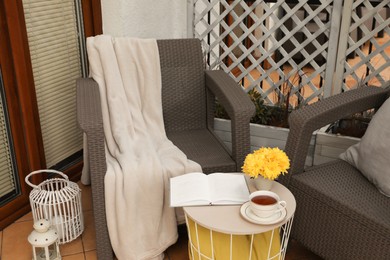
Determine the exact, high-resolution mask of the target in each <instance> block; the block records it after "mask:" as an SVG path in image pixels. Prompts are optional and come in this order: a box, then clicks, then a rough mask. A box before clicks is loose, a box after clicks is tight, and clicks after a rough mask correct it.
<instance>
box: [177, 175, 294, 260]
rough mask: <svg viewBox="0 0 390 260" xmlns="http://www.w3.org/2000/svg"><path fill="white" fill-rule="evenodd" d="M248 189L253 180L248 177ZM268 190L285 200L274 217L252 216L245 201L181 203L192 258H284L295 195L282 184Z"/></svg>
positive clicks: (262, 259) (263, 259) (276, 184)
mask: <svg viewBox="0 0 390 260" xmlns="http://www.w3.org/2000/svg"><path fill="white" fill-rule="evenodd" d="M247 182H248V186H249V189H250V191H251V192H253V191H255V190H256V189H255V187H254V183H253V182H252V180H251V179H249V178H248V179H247ZM271 191H273V192H275V193H277V194H278V195H279V197H280V199H281V200H285V201H286V202H287V206H286V211H285V212H282V213H281V214H280V215H277V216H276V217H275V218H273V219H268V220H258V219H255V218H252V217H251V214H250V212H249V209H248V208H247V204H248V203H245V204H243V205H229V206H194V207H184V213H185V218H186V225H187V230H188V241H189V245H188V246H189V256H190V259H192V260H204V259H213V260H227V259H230V260H243V259H249V260H265V259H267V260H268V259H284V257H285V255H286V249H287V244H288V239H289V235H290V230H291V225H292V222H293V217H294V212H295V208H296V202H295V198H294V196H293V195H292V193H291V192H290V191H289V190H288V189H287V188H286V187H284V186H283V185H282V184H280V183H277V182H274V184H273V187H272V189H271Z"/></svg>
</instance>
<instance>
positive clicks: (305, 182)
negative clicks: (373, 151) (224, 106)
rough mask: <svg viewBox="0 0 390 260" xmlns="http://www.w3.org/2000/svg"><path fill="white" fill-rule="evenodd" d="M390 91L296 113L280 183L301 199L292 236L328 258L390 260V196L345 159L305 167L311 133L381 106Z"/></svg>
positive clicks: (367, 92) (364, 92)
mask: <svg viewBox="0 0 390 260" xmlns="http://www.w3.org/2000/svg"><path fill="white" fill-rule="evenodd" d="M388 91H389V90H388V89H380V88H376V87H365V88H359V89H356V90H351V91H348V92H345V93H342V94H339V95H336V96H333V97H330V98H327V99H324V100H322V101H320V102H317V103H315V104H313V105H309V106H307V107H304V108H302V109H299V110H297V111H295V112H294V113H293V114H292V115H291V117H290V133H289V136H288V140H287V144H286V152H287V154H288V155H289V157H290V159H291V169H290V171H289V174H287V175H285V176H284V177H283V178H281V179H280V181H281V182H282V183H284V184H286V185H287V186H288V188H289V189H290V190H291V191H292V193H293V194H294V196H295V198H296V201H297V210H296V213H295V218H294V225H293V228H292V237H293V238H295V239H297V240H298V241H300V242H302V243H303V244H304V245H305V246H306V247H307V248H308V249H310V250H311V251H313V252H314V253H316V254H318V255H319V256H322V257H323V258H325V259H389V258H388V257H389V255H390V199H389V198H387V197H385V196H384V195H382V194H381V193H380V192H379V191H378V190H377V189H376V188H375V186H374V185H372V184H371V183H370V182H368V180H367V179H366V178H365V177H363V176H362V174H361V173H360V172H359V171H358V170H357V169H355V168H353V167H352V166H350V165H349V164H347V163H346V162H344V161H340V160H337V161H335V162H331V163H327V164H323V165H320V166H314V167H311V168H309V169H307V170H306V171H304V168H303V167H304V162H305V158H306V155H307V151H308V146H309V141H310V138H311V134H312V133H313V131H314V130H316V129H319V128H320V127H322V126H325V125H327V124H329V123H332V122H334V121H336V120H338V119H340V118H342V117H344V116H347V115H351V114H353V113H356V112H360V111H364V110H367V109H370V108H378V107H379V106H380V105H381V104H382V103H383V102H384V100H385V99H386V98H387V94H388V93H387V92H388Z"/></svg>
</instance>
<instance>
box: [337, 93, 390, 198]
mask: <svg viewBox="0 0 390 260" xmlns="http://www.w3.org/2000/svg"><path fill="white" fill-rule="evenodd" d="M340 158H341V159H342V160H345V161H347V162H348V163H350V164H351V165H353V166H354V167H356V168H357V169H359V170H360V172H361V173H363V175H364V176H366V178H367V179H368V180H369V181H371V182H372V183H373V184H374V185H375V186H376V187H377V188H378V189H379V191H380V192H382V193H383V194H384V195H386V196H388V197H390V99H387V100H386V102H385V103H384V104H383V105H382V106H381V107H380V109H379V110H378V111H377V112H376V113H375V115H374V117H373V118H372V120H371V122H370V124H369V126H368V128H367V131H366V133H365V134H364V136H363V137H362V139H361V141H360V142H359V143H357V144H355V145H353V146H351V147H349V148H348V149H347V150H346V151H345V152H344V153H342V154H341V155H340Z"/></svg>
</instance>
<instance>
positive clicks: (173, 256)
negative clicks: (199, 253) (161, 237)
mask: <svg viewBox="0 0 390 260" xmlns="http://www.w3.org/2000/svg"><path fill="white" fill-rule="evenodd" d="M178 233H179V238H178V240H177V242H176V243H175V244H174V245H172V246H170V247H169V248H168V249H167V250H166V251H165V253H166V254H168V256H169V259H170V260H187V259H189V257H188V238H187V229H186V226H185V225H180V226H179V227H178Z"/></svg>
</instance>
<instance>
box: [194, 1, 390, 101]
mask: <svg viewBox="0 0 390 260" xmlns="http://www.w3.org/2000/svg"><path fill="white" fill-rule="evenodd" d="M389 1H390V0H384V1H377V3H376V4H371V3H370V1H368V0H356V1H353V0H346V1H338V0H337V1H336V0H335V1H333V0H316V1H313V0H299V1H292V0H290V1H286V0H272V1H265V0H251V1H248V0H246V1H243V0H193V1H190V2H191V3H192V4H193V12H194V15H193V28H194V30H193V33H194V36H195V37H197V38H199V39H201V40H202V44H203V48H204V52H205V59H206V63H207V66H208V68H209V69H223V70H224V71H226V72H228V73H230V74H231V75H232V76H233V77H234V78H235V79H236V81H237V82H240V83H241V84H242V86H243V87H244V88H245V90H246V91H249V90H251V89H254V88H255V89H256V90H257V91H258V92H259V93H261V95H262V96H263V98H264V99H265V101H266V102H267V103H269V104H275V103H276V102H281V101H282V102H283V99H284V98H285V96H286V92H285V89H286V88H289V89H290V90H291V94H290V95H291V98H290V99H291V100H293V102H295V104H294V103H293V104H291V103H290V105H293V106H296V105H299V104H306V103H309V102H313V101H316V100H318V99H321V98H322V97H324V96H328V95H331V94H332V92H333V93H334V92H337V86H335V84H336V83H338V84H340V86H341V85H342V84H345V82H346V81H347V80H346V79H347V78H348V77H352V78H354V79H355V80H356V78H359V74H357V73H356V72H355V71H356V69H357V68H358V67H357V66H359V65H360V66H364V65H363V64H365V66H366V67H367V68H369V69H370V70H371V71H372V73H370V75H369V76H367V77H366V78H365V81H366V82H370V80H372V79H373V78H376V79H378V82H380V83H383V82H384V81H385V80H388V79H385V74H384V73H385V71H386V68H387V67H388V65H389V58H388V56H386V53H385V51H384V50H385V48H386V47H387V46H388V44H389V40H388V38H387V39H386V40H383V42H384V43H383V44H379V43H378V41H377V40H375V37H374V36H376V35H377V34H378V33H379V32H384V33H382V35H384V36H386V35H387V36H388V35H390V33H389V32H388V30H389V28H388V25H389V19H388V18H387V16H386V17H384V15H383V13H385V14H387V13H386V12H387V11H386V10H388V7H389ZM349 2H350V3H349ZM371 2H372V1H371ZM348 3H349V4H350V5H351V6H352V7H349V9H350V11H349V12H348V10H346V8H347V7H348ZM383 10H385V11H383ZM359 12H360V13H359ZM359 17H361V18H359ZM373 18H375V21H376V23H375V24H376V25H378V26H377V27H376V28H375V29H374V30H369V29H368V28H367V27H365V26H364V24H365V23H366V22H365V21H369V20H372V19H373ZM351 20H352V23H351V26H350V27H349V24H350V22H351ZM358 27H359V28H360V29H359V33H357V31H358V29H357V28H358ZM343 28H344V30H345V31H341V30H343ZM351 34H352V36H349V37H348V35H351ZM358 37H360V38H358ZM343 38H348V39H344V40H343ZM355 41H356V43H355ZM365 42H371V43H372V46H373V48H372V49H373V51H372V52H371V53H370V54H368V55H367V54H364V53H363V52H362V51H360V50H359V47H355V46H360V45H362V44H363V43H365ZM343 43H344V45H345V46H344V47H343V46H342V44H343ZM339 44H341V45H339ZM343 48H344V49H343ZM351 53H355V55H357V56H358V57H359V58H361V61H359V62H357V64H358V65H356V64H354V65H351V64H350V63H348V59H347V58H346V57H344V59H343V57H340V55H344V56H345V55H348V54H351ZM376 55H381V57H382V59H381V62H383V60H384V62H383V64H381V65H380V66H379V67H378V68H377V66H374V65H369V64H368V65H367V61H368V60H374V56H376ZM350 56H351V55H350ZM366 56H367V58H366ZM348 58H349V56H348ZM374 67H375V68H374ZM344 68H345V69H344ZM335 71H336V74H335ZM337 73H339V74H337ZM387 74H388V73H387ZM337 75H338V77H337ZM343 82H344V83H343ZM342 88H343V89H345V86H343V87H342ZM340 89H341V88H340Z"/></svg>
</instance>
